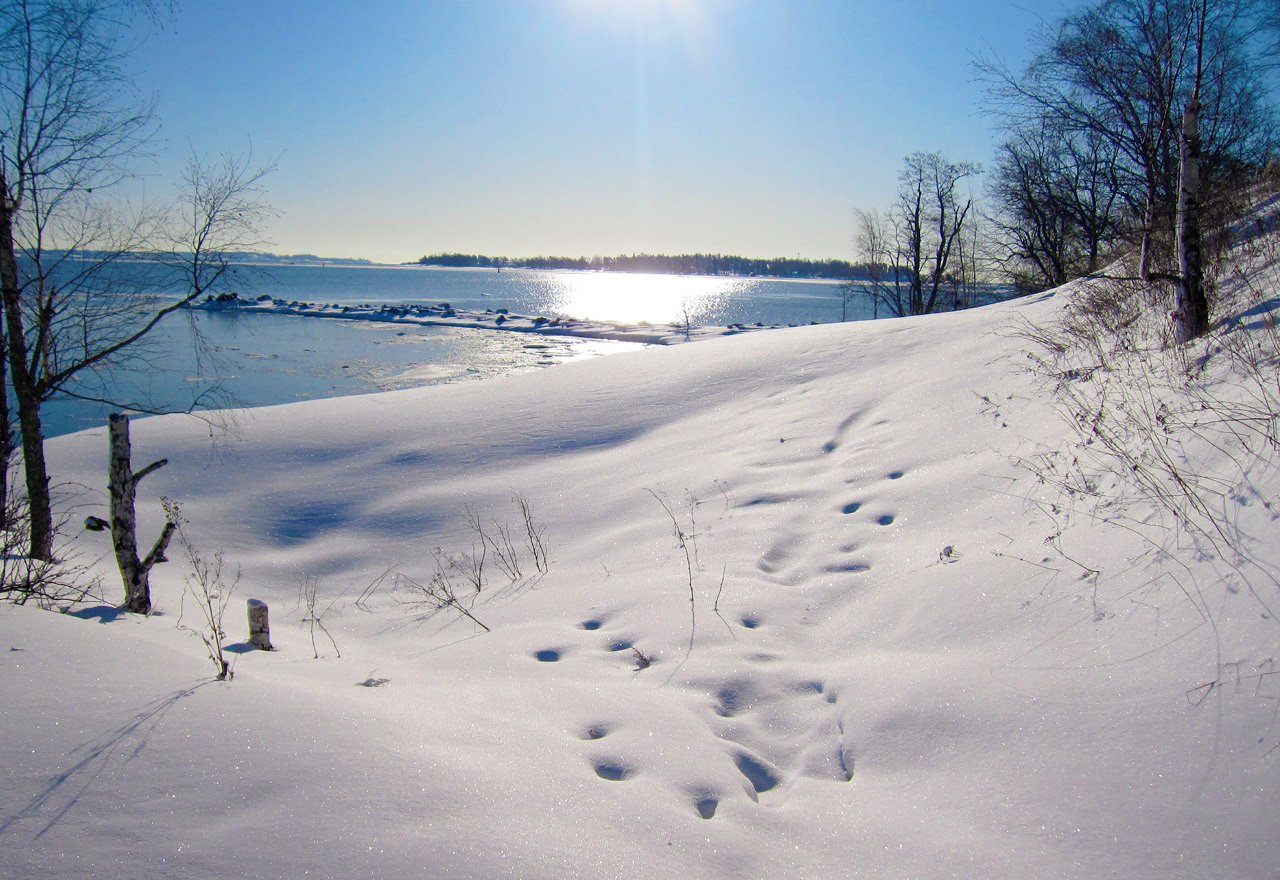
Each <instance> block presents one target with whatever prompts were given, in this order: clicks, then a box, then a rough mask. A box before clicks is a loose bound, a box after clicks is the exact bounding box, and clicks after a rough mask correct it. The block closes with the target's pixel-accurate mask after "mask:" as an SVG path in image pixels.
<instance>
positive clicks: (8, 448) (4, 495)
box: [0, 321, 13, 531]
mask: <svg viewBox="0 0 1280 880" xmlns="http://www.w3.org/2000/svg"><path fill="white" fill-rule="evenodd" d="M5 339H6V334H5V332H4V321H0V530H3V531H8V530H9V528H10V526H11V525H12V524H11V523H10V521H9V515H10V514H11V513H12V512H13V505H12V504H10V501H9V465H10V464H11V463H12V462H13V423H12V421H10V414H9V376H8V366H7V361H6V358H8V356H9V346H8V345H7V344H6V342H5Z"/></svg>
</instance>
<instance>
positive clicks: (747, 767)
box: [733, 752, 781, 795]
mask: <svg viewBox="0 0 1280 880" xmlns="http://www.w3.org/2000/svg"><path fill="white" fill-rule="evenodd" d="M733 763H734V764H735V765H737V767H738V772H740V773H741V774H742V775H743V776H745V777H746V778H747V782H749V783H751V788H752V789H754V791H755V794H757V795H759V794H764V793H765V792H766V791H771V790H772V789H774V788H776V787H777V786H778V783H779V782H780V781H781V777H780V776H779V774H778V772H777V771H776V770H774V769H772V768H771V767H769V766H768V765H767V764H765V763H764V761H761V760H760V759H759V758H756V757H754V756H752V755H749V754H747V753H746V752H738V753H737V754H735V755H734V756H733Z"/></svg>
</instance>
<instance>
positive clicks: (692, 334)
mask: <svg viewBox="0 0 1280 880" xmlns="http://www.w3.org/2000/svg"><path fill="white" fill-rule="evenodd" d="M191 308H193V309H197V310H200V311H209V312H226V311H234V312H241V313H245V314H266V315H296V316H298V317H303V318H331V319H337V320H344V321H379V322H386V323H393V324H416V325H419V326H423V327H464V328H469V329H473V330H506V331H508V332H511V333H536V334H540V335H543V336H569V337H576V338H579V339H610V340H615V341H618V342H638V343H643V344H646V345H674V344H676V343H680V342H690V341H694V340H698V339H711V338H714V337H717V336H733V335H736V334H738V333H745V332H747V331H750V330H772V329H777V328H776V327H773V326H770V325H766V324H731V325H729V326H727V327H720V326H708V327H699V326H689V327H687V328H686V327H685V326H684V325H681V324H623V323H617V322H610V321H583V320H578V319H575V318H547V317H544V316H541V315H537V316H534V315H516V314H510V313H509V312H508V311H507V310H506V309H489V310H485V311H474V310H467V309H455V308H453V307H452V306H451V305H450V304H449V303H439V304H437V305H427V306H424V305H341V304H338V303H334V304H332V305H326V304H323V303H309V302H299V301H297V300H282V299H274V298H272V297H269V296H265V295H264V296H260V297H258V298H257V299H253V300H249V299H244V298H242V297H240V296H238V295H237V294H223V295H221V296H218V297H210V298H208V299H205V300H202V301H200V302H198V303H194V304H193V305H192V306H191Z"/></svg>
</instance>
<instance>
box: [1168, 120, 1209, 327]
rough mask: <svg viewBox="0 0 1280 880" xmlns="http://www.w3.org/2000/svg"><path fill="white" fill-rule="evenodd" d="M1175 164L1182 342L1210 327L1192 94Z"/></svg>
mask: <svg viewBox="0 0 1280 880" xmlns="http://www.w3.org/2000/svg"><path fill="white" fill-rule="evenodd" d="M1179 154H1180V156H1179V160H1180V161H1179V167H1178V236H1177V239H1178V240H1177V249H1178V284H1177V285H1176V287H1175V297H1174V307H1173V321H1174V328H1173V329H1174V333H1173V336H1174V341H1176V342H1177V343H1179V344H1181V343H1184V342H1187V341H1188V340H1191V339H1195V338H1196V337H1197V336H1200V335H1202V334H1204V333H1205V332H1206V331H1207V330H1208V329H1209V301H1208V298H1207V297H1206V295H1205V290H1204V242H1203V237H1202V233H1201V228H1200V227H1201V222H1200V220H1201V205H1202V203H1203V195H1202V193H1201V191H1200V190H1201V182H1200V101H1199V99H1198V98H1196V97H1192V99H1191V101H1190V103H1188V104H1187V109H1186V110H1185V111H1183V114H1182V138H1181V146H1180V150H1179Z"/></svg>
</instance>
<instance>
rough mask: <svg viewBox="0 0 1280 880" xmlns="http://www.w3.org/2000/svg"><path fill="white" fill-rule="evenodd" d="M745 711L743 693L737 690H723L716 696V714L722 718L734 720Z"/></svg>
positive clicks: (727, 688)
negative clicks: (733, 718) (734, 717)
mask: <svg viewBox="0 0 1280 880" xmlns="http://www.w3.org/2000/svg"><path fill="white" fill-rule="evenodd" d="M742 709H743V698H742V693H741V692H740V691H739V690H737V689H736V688H732V687H726V688H721V689H720V692H719V693H718V694H716V708H715V711H716V714H717V715H719V716H720V717H721V718H732V717H733V716H734V715H737V714H738V713H739V712H741V711H742Z"/></svg>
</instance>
